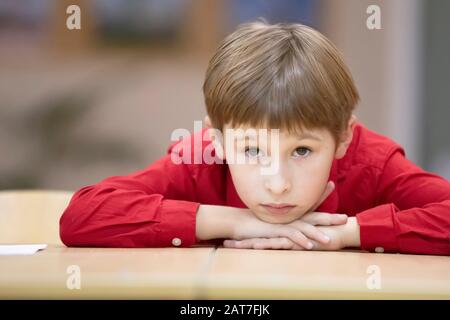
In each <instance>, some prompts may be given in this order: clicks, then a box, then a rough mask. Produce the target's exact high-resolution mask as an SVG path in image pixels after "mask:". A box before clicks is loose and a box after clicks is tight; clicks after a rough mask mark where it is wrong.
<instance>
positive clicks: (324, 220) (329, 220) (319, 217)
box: [300, 212, 348, 226]
mask: <svg viewBox="0 0 450 320" xmlns="http://www.w3.org/2000/svg"><path fill="white" fill-rule="evenodd" d="M347 218H348V217H347V215H346V214H337V213H327V212H310V213H308V214H306V215H305V216H304V217H302V218H301V219H300V220H301V221H303V222H306V223H309V224H311V225H313V226H331V225H340V224H345V223H346V222H347Z"/></svg>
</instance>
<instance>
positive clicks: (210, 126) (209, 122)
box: [203, 116, 212, 129]
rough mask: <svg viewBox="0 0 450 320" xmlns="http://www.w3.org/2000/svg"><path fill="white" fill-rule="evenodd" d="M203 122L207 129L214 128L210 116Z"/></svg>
mask: <svg viewBox="0 0 450 320" xmlns="http://www.w3.org/2000/svg"><path fill="white" fill-rule="evenodd" d="M203 121H204V122H205V127H206V128H208V129H211V128H212V124H211V119H210V118H209V116H206V117H205V119H204V120H203Z"/></svg>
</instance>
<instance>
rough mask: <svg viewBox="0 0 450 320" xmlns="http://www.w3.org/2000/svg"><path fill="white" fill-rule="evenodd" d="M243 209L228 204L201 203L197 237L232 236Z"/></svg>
mask: <svg viewBox="0 0 450 320" xmlns="http://www.w3.org/2000/svg"><path fill="white" fill-rule="evenodd" d="M243 210H244V209H240V208H234V207H228V206H216V205H200V206H199V208H198V211H197V218H196V237H197V239H199V240H211V239H219V238H232V237H233V235H234V233H235V229H236V225H237V224H238V223H239V220H240V219H239V217H241V216H242V215H243V214H244V211H243Z"/></svg>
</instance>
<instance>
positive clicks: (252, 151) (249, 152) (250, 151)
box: [245, 147, 262, 157]
mask: <svg viewBox="0 0 450 320" xmlns="http://www.w3.org/2000/svg"><path fill="white" fill-rule="evenodd" d="M245 155H246V156H247V157H258V156H262V152H261V150H259V148H255V147H246V148H245Z"/></svg>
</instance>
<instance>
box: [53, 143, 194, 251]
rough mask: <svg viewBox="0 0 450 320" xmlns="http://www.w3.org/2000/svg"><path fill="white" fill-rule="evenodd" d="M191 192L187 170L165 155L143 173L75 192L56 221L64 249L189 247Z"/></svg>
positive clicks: (112, 178)
mask: <svg viewBox="0 0 450 320" xmlns="http://www.w3.org/2000/svg"><path fill="white" fill-rule="evenodd" d="M169 151H170V149H169ZM195 192H196V191H195V182H194V180H193V177H192V175H191V173H190V169H189V168H188V166H187V165H185V164H175V163H173V161H172V160H171V157H170V155H169V154H168V155H166V156H165V157H163V158H161V159H159V160H158V161H156V162H155V163H153V164H152V165H150V166H149V167H148V168H146V169H145V170H141V171H138V172H136V173H133V174H130V175H127V176H114V177H110V178H107V179H105V180H103V181H101V182H99V183H97V184H94V185H91V186H87V187H84V188H82V189H80V190H78V191H77V192H76V193H75V194H74V195H73V197H72V200H71V201H70V203H69V205H68V207H67V208H66V210H65V211H64V213H63V215H62V217H61V219H60V237H61V240H62V241H63V243H64V244H66V245H67V246H99V247H169V246H174V245H175V246H181V247H188V246H191V245H193V244H194V243H196V242H197V239H196V237H195V225H196V214H197V210H198V207H199V205H200V203H198V202H196V199H197V197H196V194H195Z"/></svg>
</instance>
